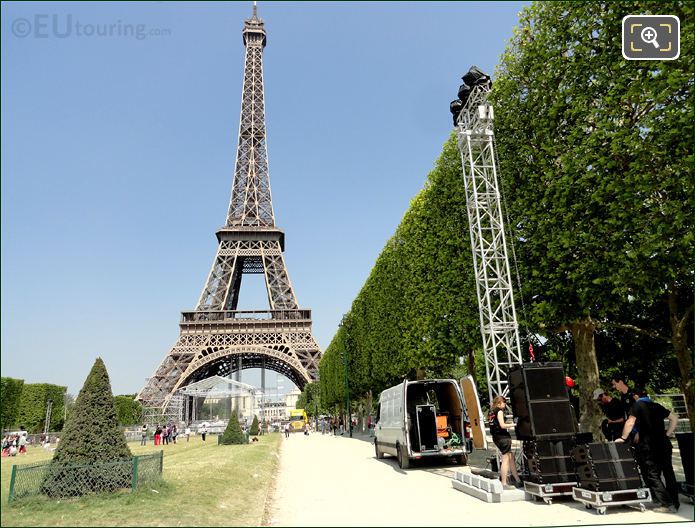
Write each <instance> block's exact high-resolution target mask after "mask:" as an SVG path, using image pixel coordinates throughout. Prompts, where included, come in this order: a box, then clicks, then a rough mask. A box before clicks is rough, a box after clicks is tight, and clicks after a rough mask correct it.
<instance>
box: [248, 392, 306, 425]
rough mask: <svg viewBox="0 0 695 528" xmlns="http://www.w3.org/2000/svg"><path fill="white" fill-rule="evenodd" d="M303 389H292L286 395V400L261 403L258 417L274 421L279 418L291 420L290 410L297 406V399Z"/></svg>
mask: <svg viewBox="0 0 695 528" xmlns="http://www.w3.org/2000/svg"><path fill="white" fill-rule="evenodd" d="M300 394H302V391H300V390H299V389H295V390H292V391H290V392H288V393H287V394H286V395H285V399H284V400H277V401H267V402H264V403H262V404H260V405H259V414H258V418H259V419H261V420H263V419H264V418H265V419H266V420H267V421H270V422H274V421H278V420H289V418H290V410H292V409H296V408H297V400H298V399H299V395H300Z"/></svg>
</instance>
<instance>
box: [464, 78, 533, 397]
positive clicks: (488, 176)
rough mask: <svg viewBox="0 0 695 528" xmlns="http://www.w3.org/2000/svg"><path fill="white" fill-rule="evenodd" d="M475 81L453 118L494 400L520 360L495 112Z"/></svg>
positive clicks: (486, 88)
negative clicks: (500, 183) (503, 207)
mask: <svg viewBox="0 0 695 528" xmlns="http://www.w3.org/2000/svg"><path fill="white" fill-rule="evenodd" d="M472 70H473V69H472ZM476 70H477V69H476ZM483 75H484V74H483ZM473 79H474V80H475V82H473V84H474V86H472V87H471V89H470V92H469V95H468V96H467V100H466V101H465V104H464V105H463V108H462V109H461V111H460V113H459V114H458V117H457V118H456V125H457V126H456V133H457V137H458V147H459V151H460V152H461V163H462V165H463V180H464V183H465V188H466V210H467V212H468V225H469V230H470V236H471V249H472V251H473V265H474V270H475V284H476V292H477V295H478V307H479V311H480V330H481V333H482V336H483V351H484V353H485V371H486V374H487V379H488V394H489V396H490V401H492V399H493V398H494V397H495V396H496V395H498V394H501V395H507V393H508V384H507V374H508V371H509V369H510V368H511V367H512V366H513V365H518V364H520V363H521V360H522V359H521V349H520V346H519V325H518V323H517V319H516V310H515V308H514V293H513V291H512V280H511V273H510V270H509V259H508V258H507V243H506V240H505V234H504V222H503V218H502V204H501V202H500V191H499V186H498V180H497V167H496V156H495V146H494V143H495V134H494V130H493V119H494V112H493V108H492V106H491V105H490V104H489V103H488V95H489V93H490V87H491V83H490V78H489V77H487V76H484V77H483V78H478V79H475V77H473ZM465 80H466V77H465V76H464V81H465Z"/></svg>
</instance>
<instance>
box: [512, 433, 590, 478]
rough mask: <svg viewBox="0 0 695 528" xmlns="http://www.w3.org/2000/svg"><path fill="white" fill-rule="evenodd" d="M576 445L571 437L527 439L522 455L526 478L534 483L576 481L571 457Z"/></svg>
mask: <svg viewBox="0 0 695 528" xmlns="http://www.w3.org/2000/svg"><path fill="white" fill-rule="evenodd" d="M575 447H576V445H575V443H574V440H573V439H572V438H568V439H564V440H527V441H525V442H524V455H526V466H527V469H528V479H527V480H529V481H531V482H535V483H536V484H558V483H560V482H577V476H576V471H575V466H574V460H573V459H572V451H573V450H574V448H575Z"/></svg>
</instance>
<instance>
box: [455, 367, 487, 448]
mask: <svg viewBox="0 0 695 528" xmlns="http://www.w3.org/2000/svg"><path fill="white" fill-rule="evenodd" d="M460 384H461V391H462V392H463V399H464V401H465V402H466V411H467V413H468V421H469V422H470V424H471V437H472V440H473V447H475V448H476V449H487V437H486V435H485V420H484V418H483V411H482V409H481V408H480V399H479V398H478V390H477V388H476V386H475V381H473V376H466V377H464V378H461V380H460Z"/></svg>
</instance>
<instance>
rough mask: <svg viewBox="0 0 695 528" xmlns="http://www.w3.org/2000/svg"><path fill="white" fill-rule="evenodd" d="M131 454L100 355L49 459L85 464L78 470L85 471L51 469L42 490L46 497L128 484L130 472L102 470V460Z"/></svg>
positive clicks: (57, 462) (79, 493)
mask: <svg viewBox="0 0 695 528" xmlns="http://www.w3.org/2000/svg"><path fill="white" fill-rule="evenodd" d="M131 456H132V454H131V452H130V449H128V445H127V444H126V439H125V435H124V434H123V431H121V429H120V427H119V426H118V420H117V419H116V407H115V405H114V398H113V394H112V392H111V382H110V381H109V375H108V372H107V371H106V367H105V366H104V362H103V361H102V360H101V358H97V360H96V361H95V362H94V366H93V367H92V370H91V371H90V373H89V375H88V376H87V379H86V380H85V382H84V385H83V387H82V390H80V394H79V395H78V396H77V400H76V401H75V407H74V409H73V410H72V412H71V413H70V417H69V418H68V421H67V423H66V424H65V429H64V430H63V434H62V436H61V440H60V444H59V445H58V447H57V448H56V451H55V454H54V456H53V460H52V464H55V465H57V466H63V465H65V464H84V465H85V467H84V468H83V469H82V470H81V471H82V473H84V474H81V475H80V479H75V478H74V475H73V474H72V473H69V472H67V470H66V471H59V470H54V471H51V472H49V475H48V477H47V478H46V480H45V481H44V483H43V486H42V491H43V493H45V494H47V495H49V496H65V495H68V496H72V495H82V494H84V493H88V492H91V491H105V490H115V489H119V488H123V487H127V486H128V485H129V482H128V478H129V477H128V475H129V474H128V473H124V472H113V471H105V470H104V469H103V468H104V466H103V463H107V462H113V461H118V460H123V459H129V458H131ZM92 465H94V466H92Z"/></svg>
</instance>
